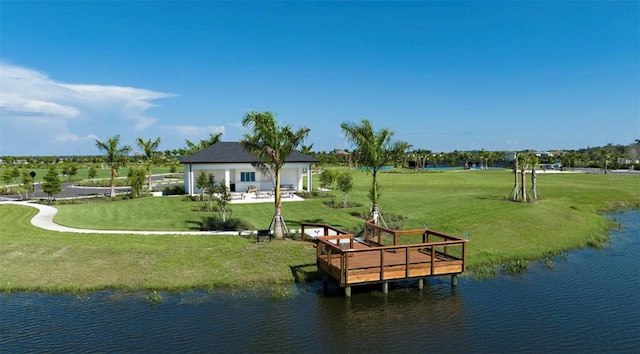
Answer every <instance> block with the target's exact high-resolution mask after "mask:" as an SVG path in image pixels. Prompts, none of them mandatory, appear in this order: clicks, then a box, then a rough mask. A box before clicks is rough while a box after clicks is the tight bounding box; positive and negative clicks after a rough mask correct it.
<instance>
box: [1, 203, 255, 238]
mask: <svg viewBox="0 0 640 354" xmlns="http://www.w3.org/2000/svg"><path fill="white" fill-rule="evenodd" d="M2 204H14V205H22V206H29V207H32V208H36V209H38V210H39V212H38V214H37V215H36V216H34V217H33V218H32V219H31V224H32V225H33V226H35V227H39V228H41V229H45V230H49V231H58V232H73V233H80V234H120V235H238V232H237V231H126V230H91V229H76V228H73V227H67V226H62V225H59V224H56V223H55V222H53V217H54V216H55V215H56V214H57V213H58V209H56V208H54V207H52V206H50V205H44V204H38V203H32V202H28V201H26V202H24V201H22V202H16V201H0V205H2ZM253 233H255V232H254V231H244V232H243V234H247V235H251V234H253Z"/></svg>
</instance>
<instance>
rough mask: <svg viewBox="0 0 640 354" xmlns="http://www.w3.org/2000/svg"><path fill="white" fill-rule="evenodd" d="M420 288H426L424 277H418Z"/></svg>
mask: <svg viewBox="0 0 640 354" xmlns="http://www.w3.org/2000/svg"><path fill="white" fill-rule="evenodd" d="M418 289H420V290H422V289H424V279H423V278H420V279H418Z"/></svg>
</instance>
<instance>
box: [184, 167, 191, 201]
mask: <svg viewBox="0 0 640 354" xmlns="http://www.w3.org/2000/svg"><path fill="white" fill-rule="evenodd" d="M185 168H186V166H185ZM186 192H187V193H188V194H189V195H193V165H192V164H189V172H187V191H186Z"/></svg>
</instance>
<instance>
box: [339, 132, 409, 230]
mask: <svg viewBox="0 0 640 354" xmlns="http://www.w3.org/2000/svg"><path fill="white" fill-rule="evenodd" d="M360 123H361V124H360V125H358V124H352V123H342V124H341V125H340V127H341V128H342V130H343V131H344V133H345V136H346V137H347V139H348V140H349V141H350V142H351V144H353V145H354V147H355V150H354V151H353V156H354V158H355V159H356V162H357V163H359V164H360V165H362V166H364V167H366V168H367V171H369V172H370V173H371V175H372V176H373V181H372V184H371V190H370V193H369V197H370V198H371V202H372V207H371V217H372V219H373V220H374V222H375V223H376V224H377V223H378V216H379V209H378V197H379V194H378V180H377V174H378V171H380V169H381V168H382V167H384V166H385V165H387V164H388V163H390V162H393V161H395V160H396V159H397V157H398V156H401V155H403V154H404V152H405V151H406V150H408V149H409V148H411V145H410V144H409V143H407V142H404V141H396V142H394V143H391V137H392V136H393V131H391V130H389V129H386V128H383V129H381V130H379V131H377V132H376V131H374V130H373V125H371V122H369V121H368V120H366V119H362V120H361V121H360Z"/></svg>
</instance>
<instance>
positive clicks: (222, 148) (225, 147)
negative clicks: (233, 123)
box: [180, 141, 318, 164]
mask: <svg viewBox="0 0 640 354" xmlns="http://www.w3.org/2000/svg"><path fill="white" fill-rule="evenodd" d="M180 162H181V163H183V164H187V163H255V162H258V159H257V158H256V156H255V155H253V154H251V153H249V152H246V151H245V150H244V149H243V148H242V145H240V143H238V142H227V141H224V142H223V141H221V142H218V143H215V144H213V145H211V146H209V147H207V148H204V149H202V150H200V151H198V152H196V153H194V154H191V155H189V156H185V157H184V158H183V159H181V160H180ZM285 162H309V163H311V162H318V160H317V159H316V158H314V157H313V156H309V155H305V154H303V153H301V152H299V151H293V152H292V153H291V154H289V156H287V158H286V159H285Z"/></svg>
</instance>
